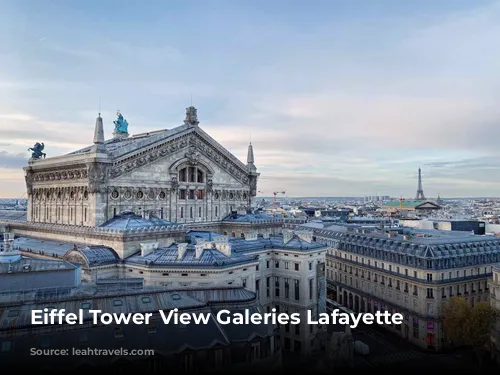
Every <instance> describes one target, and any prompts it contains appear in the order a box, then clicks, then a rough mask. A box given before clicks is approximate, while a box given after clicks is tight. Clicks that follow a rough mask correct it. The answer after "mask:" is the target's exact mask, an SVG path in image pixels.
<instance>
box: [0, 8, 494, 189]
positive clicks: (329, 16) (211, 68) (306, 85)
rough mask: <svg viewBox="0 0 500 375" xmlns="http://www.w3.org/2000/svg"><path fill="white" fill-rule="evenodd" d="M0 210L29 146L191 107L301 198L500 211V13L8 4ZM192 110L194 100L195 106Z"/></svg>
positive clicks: (56, 150) (68, 142)
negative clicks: (441, 200) (435, 200)
mask: <svg viewBox="0 0 500 375" xmlns="http://www.w3.org/2000/svg"><path fill="white" fill-rule="evenodd" d="M0 9H1V11H0V196H3V197H20V196H22V195H23V194H24V191H25V188H24V178H23V172H22V169H21V168H22V166H23V165H25V164H26V162H27V159H28V158H29V153H28V152H27V148H28V147H30V146H32V145H33V144H34V143H35V142H37V141H43V142H45V145H46V147H45V151H46V152H47V154H48V155H49V156H55V155H60V154H63V153H66V152H69V151H71V150H73V149H76V148H79V147H82V146H86V145H87V144H90V143H91V141H92V136H93V125H94V122H95V117H96V114H97V112H98V109H99V101H100V103H101V111H102V113H103V118H104V121H105V127H106V135H107V136H108V137H110V136H111V132H112V128H113V125H112V121H113V120H114V119H115V111H116V110H117V109H120V110H121V111H122V113H123V114H124V116H125V118H127V120H128V121H129V123H130V126H129V131H130V132H132V133H140V132H144V131H148V130H155V129H161V128H172V127H174V126H176V125H179V124H181V123H182V120H183V118H184V112H185V108H186V107H187V106H189V105H190V103H191V100H192V103H193V104H194V105H195V106H196V107H197V108H198V113H199V117H200V121H201V123H200V126H202V127H203V129H205V130H206V131H207V132H208V133H209V134H211V135H212V136H213V137H214V138H215V139H217V140H218V141H219V142H220V143H221V144H222V145H224V146H226V147H227V148H228V149H229V150H230V151H231V152H233V153H234V154H235V155H236V156H238V157H240V158H241V159H243V160H244V159H245V158H246V147H247V145H248V142H249V141H250V140H251V141H252V144H253V145H254V149H255V157H256V164H257V166H258V168H259V170H260V172H261V173H262V174H261V180H260V185H259V190H261V191H263V192H264V195H270V193H272V192H273V191H274V190H278V189H280V190H281V189H285V190H286V191H287V195H288V196H363V195H375V194H379V195H391V196H399V195H403V196H405V197H412V196H414V195H415V191H416V185H417V180H416V178H417V169H418V167H419V166H421V167H422V173H423V178H424V191H425V193H426V195H427V196H431V197H433V196H434V197H435V196H437V194H438V193H440V194H441V196H443V197H456V196H500V163H499V162H500V142H499V138H500V105H499V103H500V97H499V94H500V69H499V65H498V64H499V60H500V49H499V48H498V43H499V40H500V23H499V22H498V20H499V19H500V2H498V1H481V0H475V1H469V0H439V1H436V0H420V1H399V0H379V1H372V0H351V1H347V0H345V1H340V0H338V1H335V0H324V1H319V0H308V1H303V0H302V1H298V0H271V1H270V0H248V1H247V0H227V1H222V0H221V1H218V0H199V1H196V0H193V1H189V2H186V1H181V0H179V1H177V0H162V1H151V0H141V1H135V0H129V1H120V0H115V1H111V0H87V1H67V0H58V1H47V0H36V1H32V0H9V1H7V0H0ZM191 98H192V99H191Z"/></svg>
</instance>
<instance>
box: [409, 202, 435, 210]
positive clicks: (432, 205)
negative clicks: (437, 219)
mask: <svg viewBox="0 0 500 375" xmlns="http://www.w3.org/2000/svg"><path fill="white" fill-rule="evenodd" d="M439 208H441V207H440V206H439V205H437V204H436V203H434V202H423V203H422V204H419V205H418V206H416V207H415V209H417V210H422V209H439Z"/></svg>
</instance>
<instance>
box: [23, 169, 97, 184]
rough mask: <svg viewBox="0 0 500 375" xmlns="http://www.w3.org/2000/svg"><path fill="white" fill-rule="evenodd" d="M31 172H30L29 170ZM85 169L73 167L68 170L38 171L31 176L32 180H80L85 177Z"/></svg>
mask: <svg viewBox="0 0 500 375" xmlns="http://www.w3.org/2000/svg"><path fill="white" fill-rule="evenodd" d="M31 173H32V172H31ZM87 175H88V173H87V170H86V169H73V170H68V171H55V172H38V173H34V174H33V177H32V181H33V182H45V181H59V180H80V179H85V178H87Z"/></svg>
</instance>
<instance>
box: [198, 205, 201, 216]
mask: <svg viewBox="0 0 500 375" xmlns="http://www.w3.org/2000/svg"><path fill="white" fill-rule="evenodd" d="M198 217H201V207H198Z"/></svg>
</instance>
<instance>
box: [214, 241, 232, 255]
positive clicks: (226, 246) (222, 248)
mask: <svg viewBox="0 0 500 375" xmlns="http://www.w3.org/2000/svg"><path fill="white" fill-rule="evenodd" d="M215 248H216V249H217V250H218V251H219V252H221V253H222V254H224V255H225V256H227V257H230V256H231V244H230V243H215Z"/></svg>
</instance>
